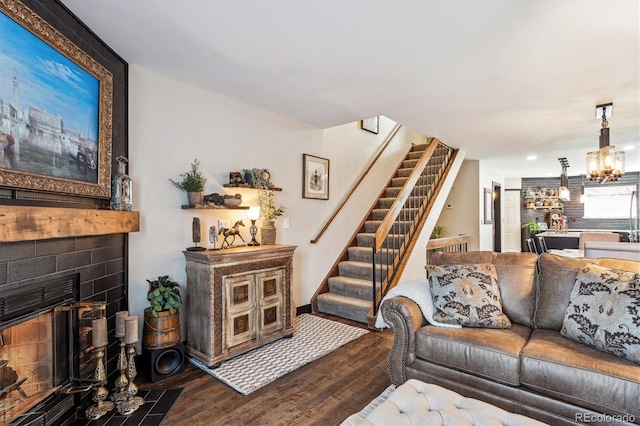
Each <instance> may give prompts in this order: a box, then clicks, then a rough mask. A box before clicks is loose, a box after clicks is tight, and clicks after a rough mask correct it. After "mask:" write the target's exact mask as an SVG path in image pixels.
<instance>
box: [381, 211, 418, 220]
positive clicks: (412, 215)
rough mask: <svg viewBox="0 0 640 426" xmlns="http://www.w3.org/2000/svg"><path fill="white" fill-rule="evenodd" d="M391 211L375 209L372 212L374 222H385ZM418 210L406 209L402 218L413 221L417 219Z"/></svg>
mask: <svg viewBox="0 0 640 426" xmlns="http://www.w3.org/2000/svg"><path fill="white" fill-rule="evenodd" d="M388 211H389V209H374V210H373V212H372V216H373V220H384V218H385V216H386V215H387V212H388ZM417 212H418V210H417V209H406V210H405V212H404V213H402V214H403V216H402V219H405V220H413V219H414V218H415V217H416V214H417Z"/></svg>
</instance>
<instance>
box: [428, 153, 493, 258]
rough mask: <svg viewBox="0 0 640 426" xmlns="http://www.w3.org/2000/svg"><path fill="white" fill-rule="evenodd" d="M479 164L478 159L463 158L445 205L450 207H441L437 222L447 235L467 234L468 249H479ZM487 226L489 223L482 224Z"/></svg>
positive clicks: (480, 210)
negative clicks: (468, 239)
mask: <svg viewBox="0 0 640 426" xmlns="http://www.w3.org/2000/svg"><path fill="white" fill-rule="evenodd" d="M479 169H480V164H479V162H478V160H465V161H464V162H463V163H462V166H461V167H460V170H459V172H458V175H457V176H456V179H455V181H454V183H453V186H452V188H451V191H450V192H449V195H448V197H447V199H446V201H445V205H451V208H450V209H447V208H445V209H443V210H442V212H441V213H440V217H439V219H438V222H437V224H438V225H441V226H444V228H445V230H446V232H447V235H448V236H454V235H459V234H468V235H469V238H470V240H471V241H469V244H468V247H467V248H468V249H469V250H470V251H472V250H479V247H480V226H481V225H480V223H481V221H482V217H481V212H482V207H481V204H480V201H481V200H482V196H480V197H478V192H479V190H478V187H479V185H478V175H479ZM483 226H489V225H483Z"/></svg>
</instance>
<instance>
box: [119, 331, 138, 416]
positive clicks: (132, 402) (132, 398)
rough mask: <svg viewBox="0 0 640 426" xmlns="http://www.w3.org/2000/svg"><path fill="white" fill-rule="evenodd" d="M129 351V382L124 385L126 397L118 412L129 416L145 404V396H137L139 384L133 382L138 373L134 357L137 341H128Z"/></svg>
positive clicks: (123, 390)
mask: <svg viewBox="0 0 640 426" xmlns="http://www.w3.org/2000/svg"><path fill="white" fill-rule="evenodd" d="M126 346H127V353H128V354H129V359H128V362H127V369H126V371H127V384H126V385H125V386H124V387H123V389H122V393H123V394H124V396H125V399H124V400H122V402H121V403H120V404H118V413H120V414H122V415H124V416H127V415H129V414H131V413H133V412H134V411H136V410H137V409H138V408H140V406H141V405H142V404H144V398H141V397H139V396H136V394H137V393H138V386H137V385H136V384H135V383H133V379H135V378H136V375H137V374H138V372H137V370H136V362H135V359H134V356H135V346H136V342H133V343H127V345H126Z"/></svg>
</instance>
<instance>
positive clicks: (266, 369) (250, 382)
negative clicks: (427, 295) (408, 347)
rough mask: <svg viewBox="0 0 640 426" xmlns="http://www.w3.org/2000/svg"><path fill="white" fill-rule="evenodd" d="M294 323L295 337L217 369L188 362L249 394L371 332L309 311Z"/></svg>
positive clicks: (235, 359)
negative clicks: (311, 313)
mask: <svg viewBox="0 0 640 426" xmlns="http://www.w3.org/2000/svg"><path fill="white" fill-rule="evenodd" d="M293 325H294V330H295V331H294V333H293V337H291V338H284V339H280V340H276V341H275V342H272V343H269V344H266V345H264V346H262V347H260V348H257V349H254V350H252V351H251V352H247V353H246V354H242V355H239V356H237V357H235V358H232V359H230V360H228V361H225V362H223V363H222V364H221V365H220V367H218V368H214V369H210V368H209V367H208V366H207V365H206V364H204V363H202V362H201V361H199V360H197V359H194V358H189V361H190V362H191V363H192V364H194V365H195V366H196V367H199V368H200V369H202V370H204V371H205V372H207V373H208V374H211V375H212V376H213V377H215V378H217V379H218V380H220V381H222V382H224V383H226V384H227V385H229V386H231V387H232V388H233V389H235V390H237V391H238V392H240V393H241V394H243V395H248V394H250V393H251V392H253V391H255V390H256V389H260V388H261V387H262V386H264V385H266V384H268V383H271V382H273V381H274V380H276V379H278V378H279V377H282V376H284V375H285V374H288V373H290V372H292V371H294V370H296V369H298V368H300V367H302V366H303V365H306V364H308V363H310V362H311V361H315V360H316V359H318V358H320V357H322V356H325V355H327V354H328V353H330V352H332V351H334V350H336V349H338V348H339V347H340V346H343V345H345V344H347V343H349V342H351V341H352V340H355V339H357V338H358V337H360V336H363V335H365V334H367V333H368V331H367V330H365V329H363V328H358V327H353V326H350V325H347V324H342V323H340V322H337V321H331V320H328V319H325V318H320V317H317V316H314V315H310V314H303V315H300V316H297V317H295V318H294V320H293Z"/></svg>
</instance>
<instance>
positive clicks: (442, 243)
mask: <svg viewBox="0 0 640 426" xmlns="http://www.w3.org/2000/svg"><path fill="white" fill-rule="evenodd" d="M469 241H471V238H470V237H469V235H468V234H461V235H457V236H455V237H442V238H434V239H431V240H429V242H428V243H427V250H435V249H439V248H444V247H450V246H455V245H459V244H465V243H468V242H469Z"/></svg>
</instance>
